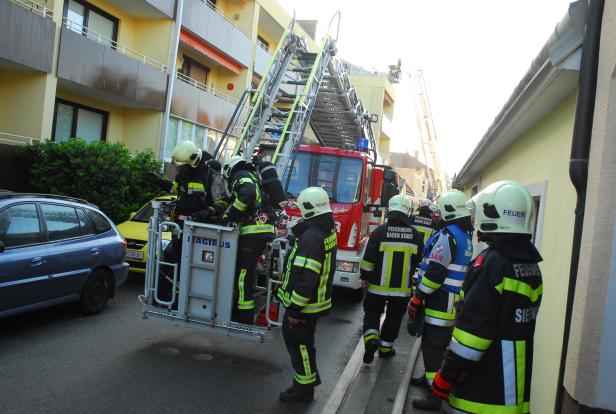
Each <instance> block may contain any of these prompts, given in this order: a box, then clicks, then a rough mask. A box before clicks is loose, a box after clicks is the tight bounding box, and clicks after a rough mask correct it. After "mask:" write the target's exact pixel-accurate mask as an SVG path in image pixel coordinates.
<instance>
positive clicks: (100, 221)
mask: <svg viewBox="0 0 616 414" xmlns="http://www.w3.org/2000/svg"><path fill="white" fill-rule="evenodd" d="M88 215H89V216H90V220H92V224H94V231H95V232H96V234H101V233H105V232H107V231H109V230H111V224H109V221H108V220H107V219H106V218H105V217H104V216H103V215H102V214H100V213H98V212H96V211H94V210H88Z"/></svg>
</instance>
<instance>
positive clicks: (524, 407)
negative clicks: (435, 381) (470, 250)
mask: <svg viewBox="0 0 616 414" xmlns="http://www.w3.org/2000/svg"><path fill="white" fill-rule="evenodd" d="M499 236H504V235H499ZM492 237H493V236H492ZM541 260H542V259H541V256H540V255H539V253H538V252H537V250H536V249H535V247H534V246H533V245H532V243H531V242H530V237H527V236H524V235H514V236H508V237H504V238H500V237H499V238H496V239H495V241H493V242H492V244H491V245H490V247H489V248H488V249H486V250H484V251H483V252H481V254H480V255H479V256H478V257H477V258H476V259H475V261H474V262H473V264H472V266H471V268H470V270H469V272H468V274H467V278H466V280H465V282H464V286H463V300H462V302H461V303H460V304H459V311H458V317H457V319H456V323H455V328H454V331H453V337H452V339H451V343H450V344H449V348H448V350H447V352H446V353H445V357H444V362H443V367H442V369H441V375H442V377H443V379H445V380H447V381H451V382H453V383H454V385H453V387H452V389H451V393H450V398H449V403H450V405H451V406H452V407H453V408H454V409H456V410H458V411H456V412H464V413H514V414H518V413H528V412H530V406H529V400H530V383H531V369H532V365H533V335H534V332H535V320H536V318H537V313H538V311H539V304H540V302H541V295H542V292H543V284H542V278H541V271H540V270H539V266H538V264H537V263H539V262H540V261H541Z"/></svg>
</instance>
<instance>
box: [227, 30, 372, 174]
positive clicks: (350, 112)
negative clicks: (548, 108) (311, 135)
mask: <svg viewBox="0 0 616 414" xmlns="http://www.w3.org/2000/svg"><path fill="white" fill-rule="evenodd" d="M293 26H294V22H291V24H290V25H289V27H288V28H287V30H286V31H285V33H284V35H283V37H282V39H281V41H280V43H279V46H278V48H277V49H276V52H275V53H274V56H273V57H272V60H271V62H270V64H269V66H268V69H267V70H266V71H265V75H264V76H263V78H262V79H261V82H260V84H259V87H258V89H257V90H256V91H255V92H254V95H253V97H252V99H251V101H250V106H249V108H248V116H247V117H246V120H245V122H244V125H243V127H242V128H241V133H240V134H239V138H238V140H237V143H236V145H235V148H234V151H233V153H232V155H242V156H243V157H244V159H246V160H250V159H251V158H252V156H253V155H254V152H255V149H256V148H258V147H259V146H261V145H264V146H267V147H270V148H271V147H275V150H274V153H273V155H272V159H271V162H272V163H274V164H275V165H276V170H277V171H278V175H279V176H283V175H284V172H285V170H286V169H287V168H288V167H289V165H290V164H289V163H290V162H291V158H292V155H293V152H294V151H296V150H297V149H298V148H299V145H300V144H301V141H302V138H303V136H304V133H305V131H306V128H307V127H308V125H309V124H310V125H311V127H312V129H313V131H314V132H315V135H316V137H317V139H318V140H319V142H320V143H321V144H322V145H324V146H331V147H336V148H351V149H355V146H356V140H357V138H360V137H361V138H367V139H368V141H369V143H370V144H369V145H370V147H371V148H372V149H376V145H375V140H374V135H373V132H372V126H371V119H370V115H369V114H368V112H367V111H366V109H365V108H364V106H363V104H362V103H361V101H360V100H359V98H358V97H357V94H356V92H355V89H354V88H353V87H352V85H351V83H350V81H349V78H348V75H347V72H346V70H345V68H344V65H343V64H342V62H341V61H339V60H338V59H335V58H334V55H335V54H336V44H335V40H334V39H332V38H331V37H329V36H327V37H326V38H325V39H324V40H323V44H322V46H321V49H320V50H319V51H318V52H317V53H311V52H309V51H308V50H307V47H306V44H305V42H304V41H303V40H302V39H300V38H299V37H298V36H297V35H296V34H295V33H294V32H293ZM240 105H241V104H240ZM239 112H240V110H236V113H239ZM232 122H234V121H232ZM230 129H232V127H231V126H230V127H228V128H227V131H229V130H230ZM218 157H219V158H220V155H218Z"/></svg>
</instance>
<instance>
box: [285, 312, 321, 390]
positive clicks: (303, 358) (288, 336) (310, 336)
mask: <svg viewBox="0 0 616 414" xmlns="http://www.w3.org/2000/svg"><path fill="white" fill-rule="evenodd" d="M317 320H318V319H306V320H303V321H301V322H300V323H298V324H296V325H293V324H291V323H290V322H289V318H288V316H287V315H286V314H285V316H284V320H283V322H282V337H283V338H284V343H285V345H286V347H287V351H288V352H289V356H290V357H291V365H292V366H293V371H295V372H294V374H293V385H294V386H297V387H307V388H308V387H310V388H312V387H315V386H317V385H319V384H320V383H321V379H320V378H319V372H318V371H317V350H316V348H315V347H314V332H315V330H316V327H317Z"/></svg>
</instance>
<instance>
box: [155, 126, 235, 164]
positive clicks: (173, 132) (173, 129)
mask: <svg viewBox="0 0 616 414" xmlns="http://www.w3.org/2000/svg"><path fill="white" fill-rule="evenodd" d="M221 136H222V134H221V133H220V132H218V131H216V130H214V129H210V128H207V127H205V126H202V125H198V124H195V123H193V122H190V121H186V120H183V119H179V118H174V117H172V116H171V117H169V125H168V129H167V136H166V137H165V151H164V154H165V159H166V160H170V159H171V154H172V153H173V148H175V146H176V145H177V144H178V143H179V142H181V141H186V140H188V141H192V142H194V143H195V145H196V146H197V147H198V148H201V149H202V150H204V151H207V152H209V153H210V154H211V153H212V152H213V151H214V149H215V148H216V144H217V143H218V141H219V140H220V138H221ZM231 150H233V148H231Z"/></svg>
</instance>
